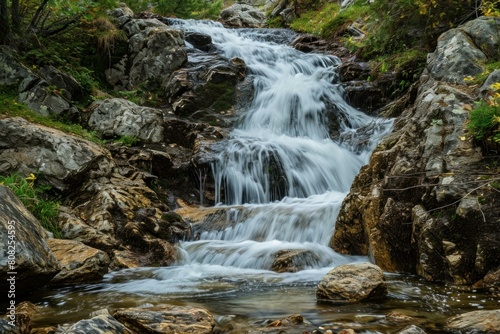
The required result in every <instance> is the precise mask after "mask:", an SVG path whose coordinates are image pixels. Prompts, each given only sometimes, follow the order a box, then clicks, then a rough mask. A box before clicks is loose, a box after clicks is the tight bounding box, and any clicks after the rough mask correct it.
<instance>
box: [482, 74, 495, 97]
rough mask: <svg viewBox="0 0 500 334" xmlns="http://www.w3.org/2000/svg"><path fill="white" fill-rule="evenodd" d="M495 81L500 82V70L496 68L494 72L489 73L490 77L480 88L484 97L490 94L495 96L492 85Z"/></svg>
mask: <svg viewBox="0 0 500 334" xmlns="http://www.w3.org/2000/svg"><path fill="white" fill-rule="evenodd" d="M495 82H500V70H494V71H493V72H491V73H490V75H488V78H487V79H486V81H485V82H484V83H483V85H482V86H481V88H480V89H479V91H480V92H481V97H482V98H488V97H490V96H493V94H494V91H493V89H492V88H491V85H492V84H494V83H495Z"/></svg>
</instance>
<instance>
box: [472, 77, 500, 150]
mask: <svg viewBox="0 0 500 334" xmlns="http://www.w3.org/2000/svg"><path fill="white" fill-rule="evenodd" d="M490 88H491V91H490V94H489V95H488V96H487V97H486V98H485V99H483V100H482V101H480V102H479V103H478V104H477V105H476V107H475V108H474V109H473V110H472V111H471V113H470V116H469V123H468V124H467V128H468V130H469V132H470V134H471V135H472V136H473V137H474V139H476V140H478V141H479V142H480V143H481V144H482V145H483V147H484V148H486V150H488V148H490V147H495V146H497V145H498V144H500V82H496V83H494V84H492V85H491V87H490Z"/></svg>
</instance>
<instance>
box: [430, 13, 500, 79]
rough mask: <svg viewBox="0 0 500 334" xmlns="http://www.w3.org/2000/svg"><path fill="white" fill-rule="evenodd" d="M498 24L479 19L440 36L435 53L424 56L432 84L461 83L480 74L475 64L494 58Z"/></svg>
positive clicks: (489, 19) (499, 22) (498, 41)
mask: <svg viewBox="0 0 500 334" xmlns="http://www.w3.org/2000/svg"><path fill="white" fill-rule="evenodd" d="M498 24H500V19H499V18H486V17H480V18H478V19H476V20H472V21H469V22H467V23H466V24H464V25H462V26H460V27H458V28H456V29H451V30H449V31H447V32H445V33H444V34H442V35H441V36H440V37H439V39H438V45H437V48H436V51H435V52H434V53H432V54H429V56H428V60H427V63H428V65H427V68H428V70H429V72H430V75H431V76H432V77H433V78H434V79H436V80H445V81H448V82H452V83H464V78H465V77H467V76H476V75H478V74H479V73H481V72H482V71H483V68H482V67H481V65H480V64H479V63H480V62H481V61H484V60H486V58H487V57H490V58H494V57H495V55H496V54H498V45H499V44H500V37H499V36H498V33H497V30H496V29H497V28H496V27H497V26H498Z"/></svg>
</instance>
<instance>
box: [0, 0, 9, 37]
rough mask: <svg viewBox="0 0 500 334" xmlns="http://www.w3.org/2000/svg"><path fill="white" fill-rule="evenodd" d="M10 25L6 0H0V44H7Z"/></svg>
mask: <svg viewBox="0 0 500 334" xmlns="http://www.w3.org/2000/svg"><path fill="white" fill-rule="evenodd" d="M9 40H10V24H9V12H8V7H7V0H0V44H9Z"/></svg>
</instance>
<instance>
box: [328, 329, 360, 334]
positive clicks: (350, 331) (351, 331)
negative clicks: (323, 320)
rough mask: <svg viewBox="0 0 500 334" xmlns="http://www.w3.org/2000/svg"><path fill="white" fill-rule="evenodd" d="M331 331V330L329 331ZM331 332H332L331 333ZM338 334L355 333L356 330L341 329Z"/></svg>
mask: <svg viewBox="0 0 500 334" xmlns="http://www.w3.org/2000/svg"><path fill="white" fill-rule="evenodd" d="M327 332H328V331H325V334H326V333H327ZM330 332H331V331H330ZM332 334H333V333H332ZM338 334H356V332H355V331H354V329H350V328H349V329H343V330H341V331H340V332H339V333H338Z"/></svg>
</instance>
